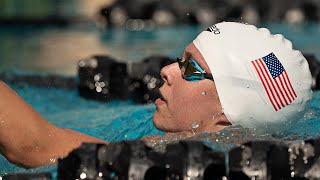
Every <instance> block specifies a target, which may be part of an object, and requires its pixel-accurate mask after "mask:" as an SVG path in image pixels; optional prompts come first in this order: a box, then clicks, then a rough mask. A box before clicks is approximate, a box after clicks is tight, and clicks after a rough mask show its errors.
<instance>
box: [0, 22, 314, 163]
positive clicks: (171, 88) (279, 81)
mask: <svg viewBox="0 0 320 180" xmlns="http://www.w3.org/2000/svg"><path fill="white" fill-rule="evenodd" d="M160 74H161V76H162V78H163V79H164V84H163V86H162V87H161V88H160V93H161V96H162V97H161V98H159V99H157V100H156V101H155V105H156V111H155V112H154V115H153V122H154V125H155V126H156V127H157V128H158V129H160V130H162V131H166V132H168V133H169V135H170V136H172V135H174V134H178V135H181V134H179V133H182V134H183V136H184V135H186V136H190V135H193V134H198V133H203V132H218V131H220V130H222V129H224V128H226V127H228V126H230V125H241V126H243V127H246V128H254V129H256V130H257V131H260V132H267V133H274V132H282V131H286V130H288V129H289V128H290V126H292V125H294V124H295V121H296V120H298V119H299V117H301V116H303V114H304V111H305V110H306V107H307V102H308V101H309V99H311V95H312V91H311V85H312V78H311V73H310V70H309V65H308V63H307V61H306V59H305V58H304V57H303V55H302V54H301V53H300V51H297V50H294V49H292V44H291V42H290V41H288V40H286V39H285V38H284V37H283V36H282V35H272V34H271V33H270V32H269V30H267V29H264V28H261V29H257V28H256V27H255V26H252V25H246V24H241V23H234V22H223V23H218V24H216V25H213V26H211V27H210V28H208V30H207V31H203V32H201V33H200V34H199V35H198V37H197V38H196V39H195V40H194V41H193V42H191V43H190V44H189V45H188V46H187V47H186V48H185V50H184V52H183V54H182V57H181V58H178V59H177V62H176V63H173V64H170V65H168V66H166V67H164V68H163V69H162V70H161V72H160ZM0 100H1V101H0V119H1V123H0V151H1V153H2V154H3V155H4V156H5V157H6V158H7V159H8V160H9V161H10V162H12V163H14V164H17V165H20V166H24V167H28V168H33V167H39V166H43V165H51V164H54V163H56V159H57V158H60V157H65V156H67V155H68V153H69V152H70V151H72V150H73V149H75V148H77V147H78V146H80V145H81V143H83V142H93V143H107V142H104V141H102V140H100V139H97V138H94V137H91V136H88V135H86V134H83V133H80V132H77V131H73V130H70V129H64V128H60V127H57V126H55V125H53V124H51V123H49V122H48V121H47V120H45V119H44V118H43V117H42V116H41V115H40V114H39V113H37V112H36V111H35V110H34V109H33V108H32V107H30V106H29V105H28V104H27V103H26V102H25V101H24V100H23V99H22V98H20V97H19V96H18V95H17V94H16V93H15V92H14V91H12V90H11V89H10V88H9V87H8V86H7V85H5V84H4V83H3V82H0ZM145 139H146V140H148V139H149V140H150V138H145Z"/></svg>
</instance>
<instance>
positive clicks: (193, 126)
mask: <svg viewBox="0 0 320 180" xmlns="http://www.w3.org/2000/svg"><path fill="white" fill-rule="evenodd" d="M191 126H192V129H197V128H198V127H199V124H198V123H196V122H193V123H192V125H191Z"/></svg>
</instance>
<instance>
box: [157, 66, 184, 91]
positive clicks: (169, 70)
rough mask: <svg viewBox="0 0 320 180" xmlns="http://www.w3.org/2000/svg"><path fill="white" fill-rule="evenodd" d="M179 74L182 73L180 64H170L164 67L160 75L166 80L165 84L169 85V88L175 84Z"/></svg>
mask: <svg viewBox="0 0 320 180" xmlns="http://www.w3.org/2000/svg"><path fill="white" fill-rule="evenodd" d="M177 73H180V69H179V65H178V63H172V64H169V65H167V66H165V67H163V68H162V69H161V71H160V75H161V77H162V79H163V80H164V83H166V84H168V85H169V86H170V85H172V84H173V82H174V79H175V76H176V74H177Z"/></svg>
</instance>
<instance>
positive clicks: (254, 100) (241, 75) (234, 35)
mask: <svg viewBox="0 0 320 180" xmlns="http://www.w3.org/2000/svg"><path fill="white" fill-rule="evenodd" d="M193 43H194V44H195V46H196V47H197V48H198V50H199V51H200V52H201V54H202V56H203V57H204V59H205V60H206V62H207V64H208V66H209V68H210V70H211V72H212V75H213V78H214V82H215V85H216V89H217V92H218V95H219V98H220V102H221V105H222V108H223V111H224V114H225V116H226V117H227V119H228V120H229V121H230V123H232V124H237V125H242V126H243V127H247V128H255V129H257V130H258V131H259V130H260V131H263V132H265V131H266V130H267V132H270V131H273V132H279V131H283V130H288V128H289V127H290V125H291V124H293V122H295V121H296V120H298V119H300V118H302V116H303V114H304V113H303V112H305V110H306V105H307V102H308V100H309V99H311V96H312V91H311V85H312V77H311V73H310V70H309V65H308V62H307V60H306V59H305V58H304V57H303V55H302V54H301V52H300V51H298V50H294V49H292V43H291V42H290V41H289V40H287V39H285V38H284V37H283V36H282V35H280V34H276V35H272V34H271V33H270V31H269V30H268V29H265V28H261V29H258V28H256V27H255V26H253V25H246V24H242V23H235V22H223V23H219V24H216V25H213V26H211V27H209V28H208V30H207V31H203V32H202V33H200V34H199V35H198V37H197V38H196V39H195V40H194V41H193Z"/></svg>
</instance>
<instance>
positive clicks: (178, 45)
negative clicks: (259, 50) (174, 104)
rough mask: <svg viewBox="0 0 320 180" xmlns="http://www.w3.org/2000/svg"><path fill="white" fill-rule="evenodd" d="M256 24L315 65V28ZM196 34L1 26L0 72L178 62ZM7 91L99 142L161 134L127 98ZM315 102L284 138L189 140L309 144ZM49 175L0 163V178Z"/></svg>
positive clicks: (234, 133) (317, 127) (319, 97)
mask: <svg viewBox="0 0 320 180" xmlns="http://www.w3.org/2000/svg"><path fill="white" fill-rule="evenodd" d="M264 26H265V27H269V28H270V29H271V31H272V32H273V33H283V34H284V35H285V36H286V37H287V38H288V39H290V40H292V41H293V44H294V46H295V47H296V48H297V49H300V50H302V51H303V52H308V53H313V54H315V55H316V56H317V57H318V58H319V59H320V42H317V41H315V39H320V37H319V36H320V33H319V31H320V26H319V25H317V24H309V25H304V26H288V25H284V24H267V25H264ZM203 29H205V28H204V27H194V26H184V27H183V26H181V27H176V28H165V29H159V30H155V31H150V32H128V31H126V30H123V29H113V30H108V31H102V30H101V29H98V28H94V27H91V26H90V27H88V26H75V27H68V28H56V27H41V28H36V27H25V28H17V27H14V28H13V27H10V28H9V27H6V28H1V29H0V36H1V37H4V41H2V40H1V41H0V59H1V60H0V62H1V66H0V70H1V71H5V72H14V73H17V72H18V73H21V72H22V73H33V74H43V73H49V74H52V73H54V74H59V75H62V76H75V74H76V63H77V61H78V60H79V59H81V58H85V57H87V56H90V55H92V54H95V53H103V54H110V55H112V56H114V57H116V58H118V59H119V60H121V61H138V60H141V59H142V58H144V57H146V56H149V55H153V54H158V55H168V56H171V57H175V56H180V54H181V52H182V51H183V47H184V46H186V45H187V44H188V43H189V42H191V41H192V39H194V38H195V37H196V35H197V34H198V33H199V32H200V31H201V30H203ZM19 42H20V43H19ZM39 49H40V51H39ZM9 86H10V87H11V88H13V89H14V90H16V91H17V92H18V94H19V95H21V96H22V97H23V98H24V99H25V100H26V101H27V102H28V103H29V104H31V106H32V107H34V108H35V109H36V110H37V111H38V112H40V114H41V115H43V116H44V117H45V118H46V119H48V120H49V121H50V122H52V123H53V124H55V125H57V126H60V127H64V128H71V129H74V130H78V131H81V132H84V133H86V134H89V135H92V136H95V137H97V138H100V139H103V140H105V141H118V140H128V139H139V138H142V137H144V136H148V135H153V134H160V135H163V134H164V133H163V132H160V131H158V130H157V129H155V127H154V126H153V124H152V115H153V111H154V110H155V106H154V105H153V104H149V105H137V104H134V103H133V102H131V101H129V100H128V101H112V102H108V103H101V102H96V101H90V100H86V99H83V98H81V97H79V95H78V92H77V90H76V89H71V90H66V89H59V88H53V87H33V86H29V85H28V84H24V83H15V84H9ZM319 101H320V92H315V93H314V96H313V99H312V100H311V102H310V108H309V110H308V112H307V113H306V115H305V117H304V118H303V119H301V120H300V121H299V122H298V123H297V124H296V125H295V126H294V127H293V128H292V129H291V130H290V132H286V133H285V134H280V135H255V133H254V132H252V131H249V130H247V129H243V128H241V127H237V126H235V127H230V128H227V129H226V130H223V131H222V132H219V133H217V134H209V133H204V134H201V135H197V136H195V137H193V138H191V139H197V140H202V141H204V142H205V143H206V144H208V145H209V146H211V147H212V148H214V149H216V150H222V151H227V150H229V149H230V148H232V147H234V146H235V145H237V144H239V143H241V142H245V141H248V140H253V139H275V140H281V141H297V140H303V139H308V138H315V137H317V136H318V134H319V133H320V123H319V113H320V103H319ZM175 140H176V138H173V139H170V138H169V139H168V138H164V139H163V140H161V141H160V142H158V143H157V144H155V145H154V147H155V148H156V149H157V148H158V149H161V148H163V147H164V145H165V144H166V143H168V142H172V141H175ZM55 170H56V167H55V166H53V167H42V168H38V169H31V170H25V169H23V168H19V167H17V166H14V165H12V164H10V163H9V162H7V161H6V160H5V159H4V158H3V157H0V174H5V173H13V172H37V171H52V172H55Z"/></svg>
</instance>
